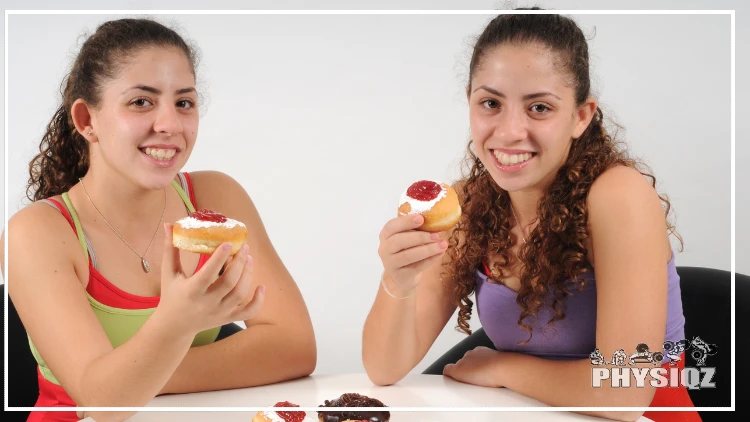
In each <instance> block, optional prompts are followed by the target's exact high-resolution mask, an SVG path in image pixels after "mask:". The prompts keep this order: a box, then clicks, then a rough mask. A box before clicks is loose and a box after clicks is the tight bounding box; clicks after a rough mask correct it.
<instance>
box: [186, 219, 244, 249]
mask: <svg viewBox="0 0 750 422" xmlns="http://www.w3.org/2000/svg"><path fill="white" fill-rule="evenodd" d="M246 241H247V227H245V225H244V224H243V223H241V222H239V221H237V220H232V219H231V218H227V217H225V216H223V215H222V214H220V213H218V212H215V211H211V210H206V209H203V210H200V211H195V212H193V213H191V214H190V215H189V216H187V217H185V218H183V219H181V220H178V221H177V222H176V223H174V228H173V229H172V244H173V245H174V246H175V247H177V248H180V249H183V250H186V251H190V252H195V253H201V254H212V253H213V252H214V251H215V250H216V248H217V247H219V245H221V244H222V243H224V242H229V243H231V244H232V252H231V255H234V254H236V253H237V252H238V251H239V250H240V248H241V247H242V245H243V244H245V242H246Z"/></svg>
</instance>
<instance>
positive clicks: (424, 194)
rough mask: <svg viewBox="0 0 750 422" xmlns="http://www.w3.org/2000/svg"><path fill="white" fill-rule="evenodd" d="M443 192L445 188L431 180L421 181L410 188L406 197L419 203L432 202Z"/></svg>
mask: <svg viewBox="0 0 750 422" xmlns="http://www.w3.org/2000/svg"><path fill="white" fill-rule="evenodd" d="M442 190H443V187H442V186H440V185H439V184H438V183H435V182H433V181H431V180H420V181H419V182H415V183H414V184H412V185H411V186H409V189H407V190H406V195H407V196H408V197H409V198H414V199H416V200H419V201H432V200H433V199H435V198H437V196H438V194H440V191H442Z"/></svg>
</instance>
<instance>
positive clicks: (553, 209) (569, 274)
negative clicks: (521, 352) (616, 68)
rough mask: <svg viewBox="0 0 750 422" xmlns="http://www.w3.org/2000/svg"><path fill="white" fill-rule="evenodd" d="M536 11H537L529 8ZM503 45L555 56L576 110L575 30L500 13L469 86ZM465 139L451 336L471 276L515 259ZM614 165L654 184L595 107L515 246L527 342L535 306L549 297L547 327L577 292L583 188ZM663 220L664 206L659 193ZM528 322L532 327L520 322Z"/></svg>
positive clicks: (500, 196) (579, 40)
mask: <svg viewBox="0 0 750 422" xmlns="http://www.w3.org/2000/svg"><path fill="white" fill-rule="evenodd" d="M534 9H537V8H534ZM503 44H516V45H518V44H534V45H541V46H544V47H546V48H547V49H549V50H550V51H552V52H554V53H556V54H557V58H558V60H559V64H560V65H561V66H560V69H562V70H563V71H565V72H566V73H567V76H569V78H570V79H569V81H570V83H571V86H573V87H574V91H575V100H576V104H577V105H581V104H583V102H584V101H585V100H586V99H587V98H588V97H589V96H590V91H591V82H590V77H589V54H588V45H587V42H586V39H585V37H584V35H583V33H582V31H581V29H580V28H579V27H578V25H577V24H576V23H575V22H574V21H573V20H572V19H570V18H567V17H564V16H560V15H520V14H518V15H515V14H509V15H500V16H498V17H496V18H494V19H493V20H492V21H491V22H490V23H489V24H488V26H487V27H486V28H485V30H484V32H482V34H481V35H480V36H479V38H478V39H477V42H476V44H475V46H474V51H473V54H472V58H471V62H470V65H469V71H470V73H469V75H470V78H469V85H468V86H469V87H470V86H471V76H473V75H474V73H475V71H476V69H477V67H478V66H479V65H480V62H481V60H482V59H483V58H484V56H485V55H486V54H487V53H488V52H489V51H491V50H492V49H494V48H497V47H498V46H501V45H503ZM472 143H473V141H471V140H470V141H469V144H468V147H467V156H466V159H465V162H464V164H465V165H466V169H468V172H466V171H465V172H464V178H463V179H461V180H460V181H459V182H458V183H457V186H461V188H460V189H459V196H460V197H461V201H462V203H461V205H462V208H463V217H462V219H461V222H460V223H459V224H458V226H457V227H456V229H455V230H454V232H453V234H452V235H451V238H450V239H449V244H450V248H449V250H448V254H449V258H450V259H449V261H448V263H447V265H446V272H445V276H446V278H445V280H446V281H447V282H448V283H447V287H448V288H449V289H450V290H451V291H452V293H453V296H454V301H455V303H456V305H457V306H458V308H459V312H458V326H457V327H456V328H457V329H458V330H459V331H462V332H464V333H466V334H471V329H470V328H469V319H470V317H471V312H472V306H473V302H472V300H471V299H470V298H469V296H470V295H471V294H472V293H473V292H474V288H475V285H476V271H477V269H478V268H481V266H482V263H483V262H484V261H485V260H486V259H487V257H488V256H490V255H493V256H498V258H499V259H498V262H497V263H496V264H495V268H494V270H495V271H496V272H497V273H499V274H500V277H499V278H502V277H504V276H505V274H504V272H503V269H502V267H505V266H507V265H509V264H511V263H512V262H514V260H515V258H514V257H513V256H512V255H511V253H510V248H511V247H512V246H513V241H512V239H511V236H510V230H511V225H510V217H511V215H512V214H511V213H512V210H511V203H510V197H509V195H508V192H507V191H505V190H503V189H502V188H501V187H500V186H498V185H497V183H495V181H494V180H493V179H492V176H491V175H490V174H489V173H488V172H487V170H486V169H485V168H484V166H483V164H482V162H481V161H480V160H479V158H478V157H477V156H476V155H475V154H474V152H473V150H472ZM617 165H622V166H627V167H631V168H634V169H636V170H638V171H639V172H640V173H641V174H643V175H644V176H645V177H647V178H648V179H650V182H651V186H652V187H654V188H656V178H655V177H654V176H653V175H651V174H649V173H648V172H647V171H646V170H644V169H646V166H645V165H644V164H642V163H640V162H638V161H636V160H635V159H632V158H630V157H629V156H628V154H627V152H626V150H625V148H624V147H622V146H621V145H620V143H619V142H616V141H615V140H614V139H613V137H612V136H610V135H609V134H608V133H607V130H606V129H605V128H604V114H603V113H602V111H601V109H600V108H597V109H596V112H595V115H594V116H593V119H592V121H591V123H590V124H589V126H588V127H587V128H586V130H585V131H584V132H583V134H582V135H581V136H580V137H579V138H577V139H575V140H574V141H573V142H572V145H571V147H570V152H569V155H568V157H567V160H566V161H565V163H564V164H563V165H562V167H561V168H560V169H559V170H558V171H557V174H556V175H555V178H554V180H553V181H552V182H551V184H550V186H549V188H548V189H547V191H546V192H545V194H544V196H543V197H542V198H541V199H540V201H539V204H538V209H537V220H538V224H537V226H536V227H535V228H534V229H533V230H532V232H531V233H530V234H529V236H528V238H527V242H528V243H527V244H524V245H520V249H519V252H518V261H520V263H521V264H522V268H523V269H522V270H521V274H520V279H521V287H520V289H519V291H518V296H517V298H516V302H517V303H518V305H519V306H520V307H521V310H522V311H521V314H520V316H519V318H518V325H519V326H520V327H522V328H523V329H524V330H525V331H527V332H528V333H529V337H528V339H526V340H524V341H522V342H520V343H519V344H525V343H527V342H528V341H529V340H531V337H532V329H531V327H532V325H533V320H534V319H535V318H536V316H537V313H538V311H539V309H540V308H541V307H542V306H543V304H544V301H545V298H546V296H547V295H548V294H549V292H550V291H552V292H553V296H554V303H553V305H552V308H553V311H554V316H553V317H552V318H551V319H550V320H549V322H548V323H549V324H551V325H554V323H555V322H556V321H559V320H562V319H563V318H565V310H566V307H565V298H566V297H567V296H569V295H571V294H572V293H571V288H575V289H577V290H578V291H579V292H580V291H582V290H583V288H584V286H585V283H586V281H587V277H583V275H585V274H587V273H591V272H592V268H591V265H590V264H589V263H588V261H587V260H586V254H587V250H586V247H585V241H586V238H587V237H588V235H589V234H588V230H587V228H586V224H587V219H588V209H587V206H586V197H587V196H588V193H589V190H590V189H591V185H592V184H593V183H594V181H595V180H596V179H597V177H599V175H601V174H602V173H603V172H604V171H606V170H607V169H609V168H612V167H613V166H617ZM659 198H660V199H661V201H662V202H663V206H664V208H665V212H666V215H667V216H668V215H669V213H670V209H671V206H670V203H669V201H668V199H667V198H666V196H663V195H659ZM667 230H668V232H669V233H671V234H673V235H675V236H676V237H677V238H678V239H679V240H680V243H682V239H681V238H680V236H679V234H677V233H676V232H675V228H674V225H672V224H671V223H669V222H667ZM528 319H531V320H532V323H529V322H528V321H527V320H528Z"/></svg>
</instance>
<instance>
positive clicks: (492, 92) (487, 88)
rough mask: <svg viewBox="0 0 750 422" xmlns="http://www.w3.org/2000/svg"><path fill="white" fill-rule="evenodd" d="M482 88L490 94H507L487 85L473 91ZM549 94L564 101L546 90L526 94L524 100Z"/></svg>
mask: <svg viewBox="0 0 750 422" xmlns="http://www.w3.org/2000/svg"><path fill="white" fill-rule="evenodd" d="M480 89H483V90H485V91H487V92H489V93H490V94H494V95H497V96H498V97H501V98H505V94H503V93H502V92H500V91H498V90H496V89H493V88H490V87H488V86H487V85H482V86H480V87H479V88H477V89H475V90H474V91H472V92H477V91H479V90H480ZM548 95H550V96H553V97H555V98H557V99H558V100H560V101H562V98H560V97H558V96H557V95H555V94H553V93H551V92H546V91H545V92H535V93H533V94H526V95H524V96H523V99H524V100H533V99H535V98H540V97H546V96H548Z"/></svg>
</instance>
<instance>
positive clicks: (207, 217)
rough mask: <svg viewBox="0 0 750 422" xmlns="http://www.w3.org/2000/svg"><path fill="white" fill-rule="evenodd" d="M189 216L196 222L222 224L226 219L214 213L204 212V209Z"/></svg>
mask: <svg viewBox="0 0 750 422" xmlns="http://www.w3.org/2000/svg"><path fill="white" fill-rule="evenodd" d="M190 216H191V217H193V218H195V219H196V220H200V221H210V222H213V223H224V222H226V221H227V218H226V217H224V216H223V215H222V214H219V213H218V212H216V211H211V210H206V209H203V210H199V211H196V212H194V213H191V214H190Z"/></svg>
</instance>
